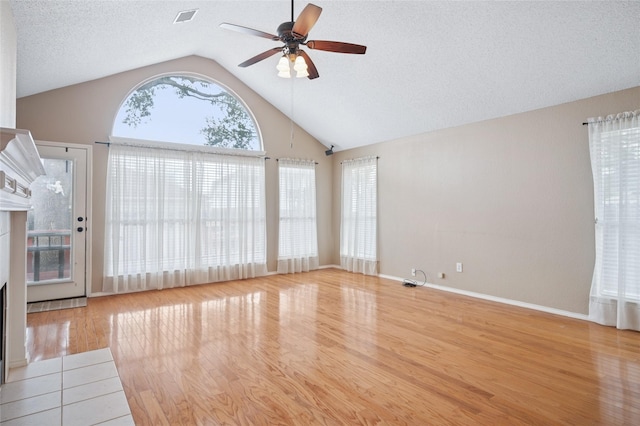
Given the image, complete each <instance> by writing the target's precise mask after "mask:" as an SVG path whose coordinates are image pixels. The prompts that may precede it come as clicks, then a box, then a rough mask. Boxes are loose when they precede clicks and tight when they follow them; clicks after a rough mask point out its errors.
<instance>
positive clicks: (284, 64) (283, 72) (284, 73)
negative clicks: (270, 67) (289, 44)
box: [276, 56, 291, 78]
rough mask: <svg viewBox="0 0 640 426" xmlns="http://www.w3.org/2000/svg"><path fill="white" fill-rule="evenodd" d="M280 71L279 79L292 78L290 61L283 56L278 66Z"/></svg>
mask: <svg viewBox="0 0 640 426" xmlns="http://www.w3.org/2000/svg"><path fill="white" fill-rule="evenodd" d="M276 69H277V70H278V77H282V78H291V70H290V69H289V59H287V57H286V56H282V57H281V58H280V61H278V65H277V66H276Z"/></svg>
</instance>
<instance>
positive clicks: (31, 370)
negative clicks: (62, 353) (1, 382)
mask: <svg viewBox="0 0 640 426" xmlns="http://www.w3.org/2000/svg"><path fill="white" fill-rule="evenodd" d="M61 371H62V358H54V359H47V360H45V361H37V362H32V363H31V364H28V365H26V366H24V367H18V368H12V369H11V370H9V377H8V380H7V382H15V381H17V380H24V379H30V378H33V377H38V376H45V375H47V374H53V373H59V372H61Z"/></svg>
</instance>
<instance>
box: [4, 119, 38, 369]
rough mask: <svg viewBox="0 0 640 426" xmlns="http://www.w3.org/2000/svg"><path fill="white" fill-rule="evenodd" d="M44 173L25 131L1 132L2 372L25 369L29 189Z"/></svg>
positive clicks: (5, 130)
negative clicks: (4, 297)
mask: <svg viewBox="0 0 640 426" xmlns="http://www.w3.org/2000/svg"><path fill="white" fill-rule="evenodd" d="M44 174H45V170H44V167H43V166H42V162H41V160H40V155H39V154H38V150H37V149H36V144H35V142H34V140H33V138H32V137H31V133H30V132H29V131H28V130H19V129H7V128H0V270H1V271H2V274H0V275H1V277H0V278H2V280H3V281H5V280H7V286H6V299H7V305H6V309H7V312H6V316H7V321H6V324H5V327H6V342H5V344H6V346H5V356H6V362H5V366H4V371H0V374H4V375H6V373H7V371H8V369H10V368H14V367H19V366H22V365H25V364H26V362H27V358H26V347H25V343H26V330H27V277H26V252H27V210H29V209H30V208H31V199H30V198H31V190H30V189H29V186H30V185H31V183H32V182H33V181H34V180H35V179H36V178H37V177H38V176H40V175H44Z"/></svg>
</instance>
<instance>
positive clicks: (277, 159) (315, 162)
mask: <svg viewBox="0 0 640 426" xmlns="http://www.w3.org/2000/svg"><path fill="white" fill-rule="evenodd" d="M276 161H280V159H279V158H276ZM313 163H314V164H320V163H318V162H317V161H314V162H313Z"/></svg>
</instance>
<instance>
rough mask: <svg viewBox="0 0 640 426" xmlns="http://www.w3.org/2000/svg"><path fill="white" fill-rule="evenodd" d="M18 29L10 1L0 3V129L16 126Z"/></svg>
mask: <svg viewBox="0 0 640 426" xmlns="http://www.w3.org/2000/svg"><path fill="white" fill-rule="evenodd" d="M16 44H17V35H16V27H15V25H14V23H13V13H12V12H11V5H10V3H9V2H8V1H0V127H9V128H14V127H15V126H16V49H17V47H16Z"/></svg>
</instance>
